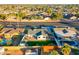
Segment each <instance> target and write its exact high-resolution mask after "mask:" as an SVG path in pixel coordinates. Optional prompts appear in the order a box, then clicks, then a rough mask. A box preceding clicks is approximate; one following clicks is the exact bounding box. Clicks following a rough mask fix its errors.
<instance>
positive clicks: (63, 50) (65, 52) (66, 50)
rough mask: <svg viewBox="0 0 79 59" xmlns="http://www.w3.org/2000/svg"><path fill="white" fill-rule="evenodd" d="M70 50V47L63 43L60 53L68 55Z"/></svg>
mask: <svg viewBox="0 0 79 59" xmlns="http://www.w3.org/2000/svg"><path fill="white" fill-rule="evenodd" d="M70 52H71V47H70V46H69V45H68V44H64V46H63V47H62V53H63V54H64V55H69V54H70Z"/></svg>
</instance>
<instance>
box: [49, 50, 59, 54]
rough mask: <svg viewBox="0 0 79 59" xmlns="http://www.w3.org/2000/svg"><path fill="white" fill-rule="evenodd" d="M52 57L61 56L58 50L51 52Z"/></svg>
mask: <svg viewBox="0 0 79 59" xmlns="http://www.w3.org/2000/svg"><path fill="white" fill-rule="evenodd" d="M51 55H59V53H58V52H57V51H56V50H53V51H52V52H51Z"/></svg>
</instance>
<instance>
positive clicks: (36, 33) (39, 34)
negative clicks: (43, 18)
mask: <svg viewBox="0 0 79 59" xmlns="http://www.w3.org/2000/svg"><path fill="white" fill-rule="evenodd" d="M45 30H46V29H34V30H32V29H29V31H28V35H29V36H31V37H34V38H35V39H36V40H47V39H48V35H47V34H46V32H45Z"/></svg>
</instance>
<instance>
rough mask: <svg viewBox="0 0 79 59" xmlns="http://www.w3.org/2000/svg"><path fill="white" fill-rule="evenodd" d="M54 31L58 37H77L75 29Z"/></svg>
mask: <svg viewBox="0 0 79 59" xmlns="http://www.w3.org/2000/svg"><path fill="white" fill-rule="evenodd" d="M54 31H55V33H56V35H57V36H58V37H64V38H69V37H75V36H76V31H75V30H74V29H73V28H54Z"/></svg>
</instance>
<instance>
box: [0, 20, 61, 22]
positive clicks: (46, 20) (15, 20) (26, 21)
mask: <svg viewBox="0 0 79 59" xmlns="http://www.w3.org/2000/svg"><path fill="white" fill-rule="evenodd" d="M0 22H60V20H0Z"/></svg>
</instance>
